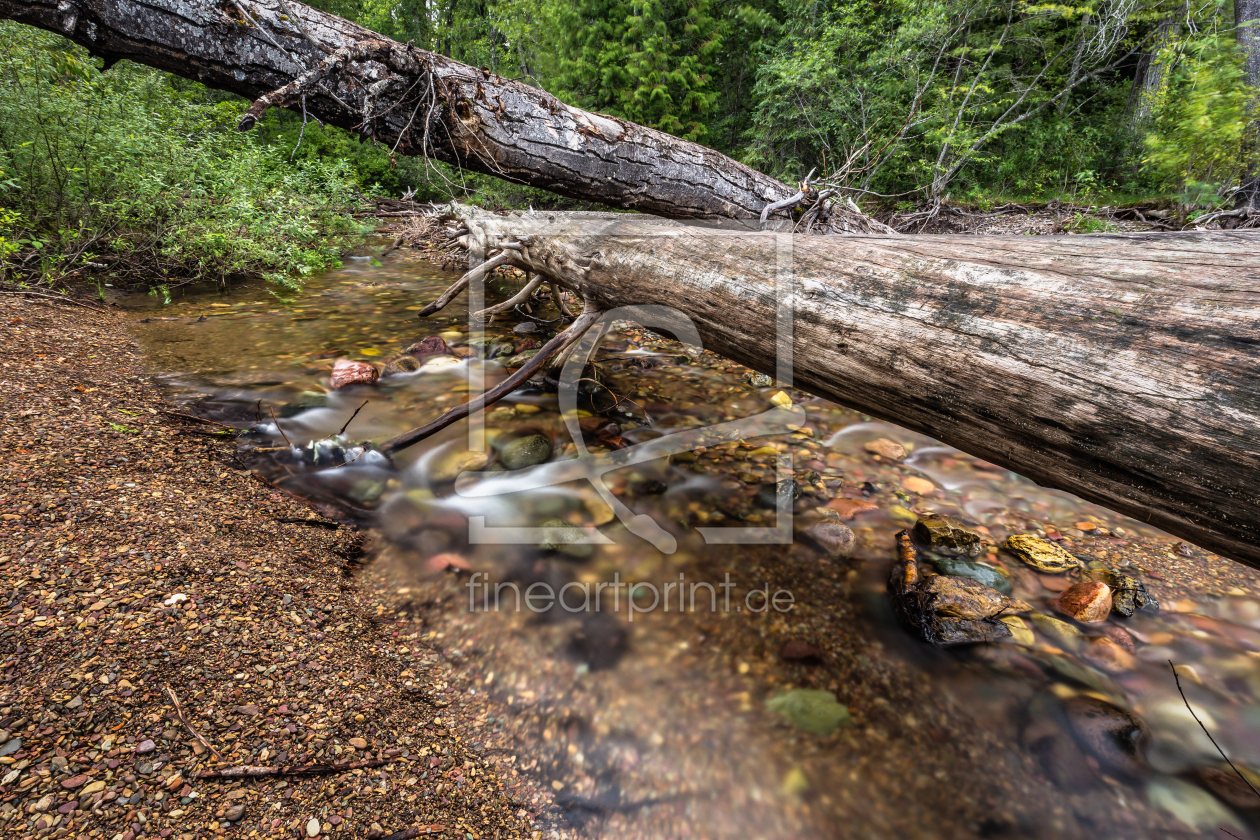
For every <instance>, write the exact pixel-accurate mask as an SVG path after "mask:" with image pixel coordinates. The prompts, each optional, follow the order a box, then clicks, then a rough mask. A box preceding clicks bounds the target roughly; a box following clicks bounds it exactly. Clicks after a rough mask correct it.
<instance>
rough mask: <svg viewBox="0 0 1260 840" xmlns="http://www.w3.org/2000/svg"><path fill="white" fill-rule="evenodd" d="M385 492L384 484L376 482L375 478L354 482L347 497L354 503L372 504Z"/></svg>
mask: <svg viewBox="0 0 1260 840" xmlns="http://www.w3.org/2000/svg"><path fill="white" fill-rule="evenodd" d="M384 492H385V482H383V481H377V480H376V479H375V478H364V479H362V480H360V481H356V482H355V483H354V485H353V486H351V488H350V490H349V491H348V492H347V493H346V495H347V496H349V497H350V498H352V499H354V500H355V501H356V502H374V501H376V500H377V499H379V498H380V497H381V494H383V493H384Z"/></svg>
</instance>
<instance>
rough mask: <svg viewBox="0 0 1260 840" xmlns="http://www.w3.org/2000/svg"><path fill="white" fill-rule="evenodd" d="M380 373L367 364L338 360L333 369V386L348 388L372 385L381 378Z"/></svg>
mask: <svg viewBox="0 0 1260 840" xmlns="http://www.w3.org/2000/svg"><path fill="white" fill-rule="evenodd" d="M380 375H381V374H380V371H378V370H377V369H376V367H375V366H373V365H369V364H368V363H367V362H352V361H350V360H349V359H338V360H337V363H336V364H335V365H333V369H332V386H333V387H334V388H348V387H350V386H351V385H371V384H372V383H374V382H375V381H376V380H377V379H379V378H380Z"/></svg>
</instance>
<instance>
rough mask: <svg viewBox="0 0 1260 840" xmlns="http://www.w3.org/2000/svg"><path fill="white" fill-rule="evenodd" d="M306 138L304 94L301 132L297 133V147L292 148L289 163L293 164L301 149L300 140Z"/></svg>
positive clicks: (304, 97) (303, 95) (304, 95)
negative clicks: (294, 157)
mask: <svg viewBox="0 0 1260 840" xmlns="http://www.w3.org/2000/svg"><path fill="white" fill-rule="evenodd" d="M305 136H306V94H305V93H304V94H302V130H301V131H299V132H298V141H297V145H296V146H294V147H293V151H291V152H289V163H293V156H294V155H296V154H297V150H298V149H300V148H302V138H303V137H305Z"/></svg>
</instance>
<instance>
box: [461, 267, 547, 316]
mask: <svg viewBox="0 0 1260 840" xmlns="http://www.w3.org/2000/svg"><path fill="white" fill-rule="evenodd" d="M541 285H542V275H541V274H535V275H534V279H533V280H530V281H529V282H528V283H526V284H525V288H523V289H521V290H520V291H519V292H517V293H516V294H514V295H512V297H510V298H508V299H507V300H505V301H503V303H496V304H495V305H494V306H487V307H486V308H485V309H483V310H481V311H480V312H474V313H473V317H474V318H485V317H486V316H487V315H498V314H499V313H500V312H506V311H507V310H509V309H511V308H512V307H514V306H516V305H517V304H519V303H524V302H525V301H527V300H529V296H530V295H532V294H533V293H534V290H535V289H537V288H538V287H539V286H541Z"/></svg>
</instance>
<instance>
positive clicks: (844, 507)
mask: <svg viewBox="0 0 1260 840" xmlns="http://www.w3.org/2000/svg"><path fill="white" fill-rule="evenodd" d="M827 507H829V508H831V509H832V510H834V511H835V512H836V513H838V514H840V518H841V519H852V518H853V517H855V516H857V515H858V514H860V513H866V512H867V511H871V510H879V506H878V505H876V504H873V503H871V502H868V501H866V500H865V499H832V500H831V501H830V502H827Z"/></svg>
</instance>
